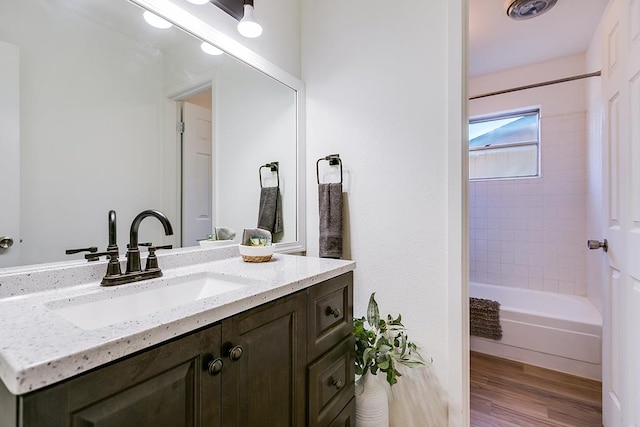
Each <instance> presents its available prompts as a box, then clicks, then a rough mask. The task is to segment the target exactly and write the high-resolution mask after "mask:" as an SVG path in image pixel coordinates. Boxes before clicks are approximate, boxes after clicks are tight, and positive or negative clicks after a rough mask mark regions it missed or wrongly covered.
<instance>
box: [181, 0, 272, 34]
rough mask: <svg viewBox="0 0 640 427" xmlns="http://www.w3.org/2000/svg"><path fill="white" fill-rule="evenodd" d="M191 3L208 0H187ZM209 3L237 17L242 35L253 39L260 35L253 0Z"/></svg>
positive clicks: (206, 0) (227, 0) (202, 2)
mask: <svg viewBox="0 0 640 427" xmlns="http://www.w3.org/2000/svg"><path fill="white" fill-rule="evenodd" d="M187 1H188V2H189V3H193V4H199V5H202V4H207V3H209V0H187ZM210 2H211V4H214V5H216V6H218V7H219V8H220V9H221V10H223V11H224V12H226V13H227V14H229V15H231V16H232V17H233V18H235V19H237V20H238V21H239V22H238V32H239V33H240V34H242V35H243V36H244V37H247V38H250V39H253V38H256V37H260V35H262V25H260V23H259V22H258V20H257V19H256V16H255V10H254V6H253V0H211V1H210Z"/></svg>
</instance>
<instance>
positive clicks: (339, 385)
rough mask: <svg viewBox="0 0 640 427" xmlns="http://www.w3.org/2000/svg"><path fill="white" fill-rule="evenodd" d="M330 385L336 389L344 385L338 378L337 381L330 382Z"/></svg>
mask: <svg viewBox="0 0 640 427" xmlns="http://www.w3.org/2000/svg"><path fill="white" fill-rule="evenodd" d="M331 385H332V386H334V387H335V388H337V389H341V388H342V386H343V385H344V382H343V381H342V380H341V379H340V378H338V379H337V380H333V381H332V382H331Z"/></svg>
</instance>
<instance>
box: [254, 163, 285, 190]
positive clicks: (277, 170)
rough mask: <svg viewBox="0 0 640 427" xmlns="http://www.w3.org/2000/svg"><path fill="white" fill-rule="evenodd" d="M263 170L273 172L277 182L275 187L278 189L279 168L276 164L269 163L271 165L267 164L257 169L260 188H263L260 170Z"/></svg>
mask: <svg viewBox="0 0 640 427" xmlns="http://www.w3.org/2000/svg"><path fill="white" fill-rule="evenodd" d="M263 168H267V169H270V170H271V172H275V173H276V178H277V180H278V185H276V187H280V166H279V163H278V162H271V163H267V164H265V165H262V166H260V168H259V169H258V176H259V177H260V188H263V186H262V169H263Z"/></svg>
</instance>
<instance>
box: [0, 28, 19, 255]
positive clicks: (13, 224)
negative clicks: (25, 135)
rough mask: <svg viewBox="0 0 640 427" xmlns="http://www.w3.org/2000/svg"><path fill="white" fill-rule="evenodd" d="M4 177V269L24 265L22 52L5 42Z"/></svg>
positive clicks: (0, 161)
mask: <svg viewBox="0 0 640 427" xmlns="http://www.w3.org/2000/svg"><path fill="white" fill-rule="evenodd" d="M0 173H1V175H0V268H1V267H10V266H15V265H18V264H19V262H20V244H19V242H20V51H19V49H18V47H17V46H14V45H12V44H9V43H5V42H2V41H0ZM9 245H10V246H9ZM5 246H9V247H6V248H5Z"/></svg>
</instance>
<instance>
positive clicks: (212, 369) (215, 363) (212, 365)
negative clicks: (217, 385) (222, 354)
mask: <svg viewBox="0 0 640 427" xmlns="http://www.w3.org/2000/svg"><path fill="white" fill-rule="evenodd" d="M223 365H224V363H223V362H222V359H220V358H219V357H218V358H216V359H213V360H212V361H211V362H209V364H208V365H207V368H208V371H209V375H211V376H212V377H215V376H216V375H218V374H219V373H220V372H222V366H223Z"/></svg>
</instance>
